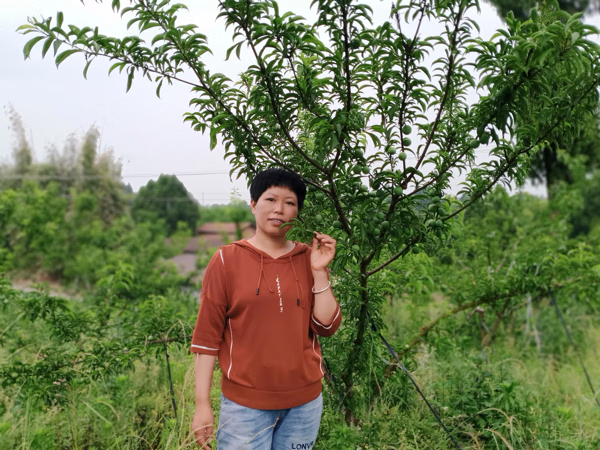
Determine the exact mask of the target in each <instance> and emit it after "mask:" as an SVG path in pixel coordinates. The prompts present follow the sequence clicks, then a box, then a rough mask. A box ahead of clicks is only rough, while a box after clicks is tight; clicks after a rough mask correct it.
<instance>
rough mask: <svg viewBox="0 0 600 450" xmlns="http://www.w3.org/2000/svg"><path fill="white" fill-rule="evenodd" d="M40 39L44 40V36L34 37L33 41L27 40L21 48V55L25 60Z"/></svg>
mask: <svg viewBox="0 0 600 450" xmlns="http://www.w3.org/2000/svg"><path fill="white" fill-rule="evenodd" d="M42 39H44V36H36V37H34V38H33V39H31V40H29V41H28V42H27V44H25V47H23V55H25V59H27V58H29V54H30V53H31V50H32V49H33V46H34V45H35V44H37V43H38V42H40V41H41V40H42Z"/></svg>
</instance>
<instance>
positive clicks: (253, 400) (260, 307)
mask: <svg viewBox="0 0 600 450" xmlns="http://www.w3.org/2000/svg"><path fill="white" fill-rule="evenodd" d="M295 244H296V246H295V247H294V249H293V250H292V251H290V252H289V253H287V254H285V255H283V256H280V257H279V258H276V259H275V258H272V257H271V256H269V255H268V254H266V253H265V252H263V251H261V250H259V249H257V248H255V247H253V246H252V245H251V244H250V243H249V242H248V241H246V240H245V239H243V240H241V241H237V242H234V243H232V244H230V245H226V246H223V247H221V248H220V250H219V251H217V252H216V253H215V255H214V256H213V257H212V259H211V261H210V263H209V264H208V267H207V268H206V273H205V275H204V280H203V282H202V291H201V294H200V310H199V312H198V320H197V321H196V326H195V328H194V334H193V338H192V348H191V350H192V352H194V353H204V354H207V355H215V356H218V359H219V365H220V366H221V370H222V371H223V376H222V378H221V389H222V392H223V395H225V397H227V398H228V399H229V400H232V401H234V402H236V403H238V404H240V405H243V406H247V407H250V408H256V409H287V408H293V407H295V406H299V405H302V404H304V403H308V402H310V401H312V400H314V399H315V398H317V397H318V396H319V394H320V393H321V389H322V382H321V378H322V377H323V374H324V371H323V360H322V356H321V349H320V346H319V342H318V340H317V335H319V336H331V335H332V334H333V333H335V331H336V330H337V329H338V327H339V326H340V322H341V320H342V315H341V312H340V307H339V305H338V306H337V308H336V310H335V313H334V314H333V316H332V317H331V318H330V320H329V321H327V323H320V322H319V321H317V320H316V319H315V318H314V317H313V315H312V311H313V306H314V302H315V298H314V297H315V296H314V294H313V293H312V287H313V276H312V270H311V267H310V252H311V248H310V247H309V246H308V245H306V244H302V243H299V242H295Z"/></svg>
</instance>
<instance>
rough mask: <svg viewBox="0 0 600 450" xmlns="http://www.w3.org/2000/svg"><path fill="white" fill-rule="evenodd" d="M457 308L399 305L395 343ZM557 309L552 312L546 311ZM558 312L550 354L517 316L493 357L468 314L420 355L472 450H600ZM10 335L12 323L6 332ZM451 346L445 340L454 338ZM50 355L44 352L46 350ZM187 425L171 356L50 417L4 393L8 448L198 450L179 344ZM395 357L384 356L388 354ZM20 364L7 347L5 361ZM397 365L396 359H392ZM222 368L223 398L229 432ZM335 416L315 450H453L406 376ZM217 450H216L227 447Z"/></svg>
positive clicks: (419, 376) (427, 385) (430, 390)
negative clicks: (351, 412) (367, 406)
mask: <svg viewBox="0 0 600 450" xmlns="http://www.w3.org/2000/svg"><path fill="white" fill-rule="evenodd" d="M445 308H446V305H445V302H444V300H443V299H438V300H437V301H434V302H431V303H428V304H422V305H420V306H418V307H415V306H414V305H412V306H411V305H409V304H408V302H401V301H396V302H395V303H394V306H393V307H391V308H389V309H388V311H387V315H388V317H391V318H393V321H392V320H390V323H389V324H388V326H389V329H388V331H387V333H386V334H387V335H388V336H390V338H391V339H392V341H393V342H394V343H395V345H396V346H398V345H399V344H400V343H402V342H406V340H407V338H408V337H409V336H411V335H412V334H413V333H414V331H415V328H418V327H417V325H416V324H421V323H424V322H425V321H426V320H423V319H428V318H430V317H435V316H436V315H437V314H438V313H439V312H440V311H443V310H444V309H445ZM544 308H545V309H544ZM551 313H552V310H551V309H550V308H549V307H548V306H547V305H545V306H544V305H542V309H541V310H540V311H538V312H537V314H541V320H539V321H538V323H539V324H540V327H541V328H540V331H541V332H542V336H543V342H542V343H543V345H542V352H538V348H537V345H536V341H535V339H533V338H532V337H531V336H530V335H527V334H526V333H525V317H524V312H523V314H521V315H519V314H520V313H517V314H515V316H514V317H513V321H512V323H509V324H508V325H505V326H504V325H503V326H501V327H500V330H499V334H498V336H497V338H496V340H495V341H494V344H493V346H492V347H491V348H487V349H482V348H481V345H480V330H479V328H478V326H477V325H476V324H475V321H472V322H469V321H467V320H466V319H465V317H464V316H460V317H454V318H452V319H449V320H448V321H447V322H445V323H444V324H441V325H440V329H439V330H438V331H437V334H435V336H434V337H433V338H432V344H433V345H432V346H421V347H420V348H418V352H417V353H416V354H415V355H414V362H413V363H412V364H410V365H409V366H410V367H411V368H412V369H411V370H413V373H414V377H415V379H416V380H417V382H418V383H419V384H420V386H421V388H422V389H423V391H424V392H425V394H426V396H427V397H428V399H429V400H430V401H431V403H432V404H433V405H434V407H435V408H436V409H437V410H438V411H439V412H440V415H441V416H442V419H443V421H444V422H445V424H446V425H447V426H448V428H449V429H450V430H451V431H452V433H453V434H454V435H455V436H456V437H457V438H458V439H459V440H460V442H461V445H462V446H463V448H464V449H510V448H513V449H568V448H574V449H580V450H587V449H589V450H592V449H597V448H600V431H599V427H598V423H600V408H598V407H597V406H596V405H595V403H594V399H593V398H592V395H591V392H590V390H589V387H588V385H587V383H586V381H585V377H584V374H583V372H582V370H581V368H580V366H579V364H578V361H577V358H576V355H575V354H574V351H573V349H572V347H571V346H570V345H569V343H568V341H567V340H566V339H565V338H564V336H563V334H564V331H563V330H562V328H561V327H560V325H559V323H558V321H557V320H556V318H555V317H554V318H553V316H552V315H551ZM569 320H570V321H571V324H572V325H573V332H574V335H575V336H576V338H577V339H578V342H579V344H580V345H581V348H582V351H583V353H584V362H585V365H586V366H587V369H588V371H589V373H590V376H591V378H592V380H593V381H594V382H595V383H596V386H597V388H598V389H600V358H599V357H598V349H599V348H600V329H598V328H597V327H595V323H594V322H593V320H592V319H591V318H589V317H585V316H573V315H571V316H570V319H569ZM4 327H5V325H4V323H3V322H2V324H0V329H3V328H4ZM445 337H446V338H447V339H444V338H445ZM40 348H41V346H40ZM169 354H170V355H171V371H172V376H173V380H174V387H175V397H176V402H177V407H178V417H177V419H175V417H174V413H173V409H172V405H171V400H170V394H169V384H168V378H167V373H166V366H165V358H164V353H163V352H162V351H157V353H156V357H155V356H152V355H151V356H147V357H145V359H143V360H140V361H138V362H137V363H136V364H135V369H134V370H131V371H129V372H127V373H125V374H121V375H117V376H112V377H106V378H101V380H100V381H97V382H92V381H90V382H89V383H87V384H86V385H85V386H74V387H73V389H72V390H71V391H70V394H69V397H68V401H67V403H66V404H65V405H64V406H62V407H58V406H55V407H52V408H50V409H44V408H42V407H41V406H40V405H38V404H36V403H35V402H34V401H33V400H32V399H22V398H21V397H19V396H18V395H17V394H18V392H15V391H14V390H13V389H4V390H2V389H0V449H2V450H4V449H19V450H30V449H31V450H37V449H44V450H52V449H88V450H92V449H169V450H171V449H173V450H174V449H187V448H197V446H196V445H195V444H194V442H193V437H192V434H191V431H190V428H191V420H192V416H193V412H194V374H193V358H192V356H191V355H190V353H189V350H188V348H184V347H183V346H179V345H171V346H170V347H169ZM382 355H383V354H382ZM8 356H9V355H8V354H7V353H6V350H4V349H1V348H0V359H2V360H5V358H7V357H8ZM386 357H387V355H386ZM219 380H220V371H219V370H217V371H216V372H215V377H214V384H213V388H212V391H211V401H212V405H213V409H214V411H215V416H216V421H217V423H218V409H219V401H220V400H219V398H220V389H219ZM324 398H325V411H324V415H323V419H322V425H321V429H320V434H319V439H318V441H317V444H316V446H315V449H318V450H324V449H328V450H329V449H357V448H360V449H406V450H408V449H414V450H417V449H422V450H424V449H450V448H453V447H452V446H451V443H450V441H449V439H448V438H447V436H446V435H445V433H444V432H443V430H442V429H441V428H440V426H439V425H438V424H437V423H436V422H435V420H434V419H433V417H432V415H431V413H430V412H429V411H428V409H427V408H426V405H425V404H424V403H423V401H422V400H420V399H419V398H418V397H417V396H416V394H415V392H414V389H413V388H412V386H410V385H409V383H408V381H407V379H406V376H405V375H404V374H402V373H401V372H400V371H397V372H396V373H395V374H394V375H393V376H392V377H391V378H390V379H389V380H388V384H387V386H386V388H385V389H384V392H383V395H382V397H381V398H380V399H379V400H378V401H377V402H376V403H375V407H374V408H373V409H372V410H371V411H369V412H366V411H365V412H363V418H364V420H363V422H362V424H361V425H360V426H358V427H348V426H346V424H345V423H344V420H343V416H342V414H341V413H340V412H339V411H336V410H334V409H333V408H332V405H333V404H334V403H335V401H336V400H337V399H336V398H334V396H333V395H332V393H331V392H329V390H328V389H325V395H324ZM214 444H215V445H214V446H213V448H216V443H214Z"/></svg>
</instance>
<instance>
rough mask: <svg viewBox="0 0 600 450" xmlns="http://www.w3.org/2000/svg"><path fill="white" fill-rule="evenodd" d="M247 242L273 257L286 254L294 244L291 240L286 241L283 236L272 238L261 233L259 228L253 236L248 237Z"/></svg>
mask: <svg viewBox="0 0 600 450" xmlns="http://www.w3.org/2000/svg"><path fill="white" fill-rule="evenodd" d="M248 242H250V244H252V245H253V246H254V247H256V248H257V249H259V250H262V251H263V252H265V253H267V254H269V255H271V256H275V257H278V256H281V255H284V254H286V253H287V252H289V251H291V250H292V248H294V245H295V244H294V243H293V242H292V241H288V240H287V239H286V238H285V236H282V237H281V238H274V237H273V236H269V235H266V234H264V233H262V232H261V231H260V230H259V229H257V230H256V234H255V235H254V236H253V237H251V238H250V239H248Z"/></svg>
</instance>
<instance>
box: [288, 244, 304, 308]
mask: <svg viewBox="0 0 600 450" xmlns="http://www.w3.org/2000/svg"><path fill="white" fill-rule="evenodd" d="M290 264H291V265H292V270H293V271H294V276H295V277H296V295H297V296H298V298H297V299H296V304H297V305H298V306H300V298H302V307H303V308H306V303H305V302H304V290H303V289H302V285H301V284H300V280H299V279H298V274H297V273H296V268H295V267H294V262H293V261H292V255H290ZM298 288H299V289H298Z"/></svg>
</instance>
